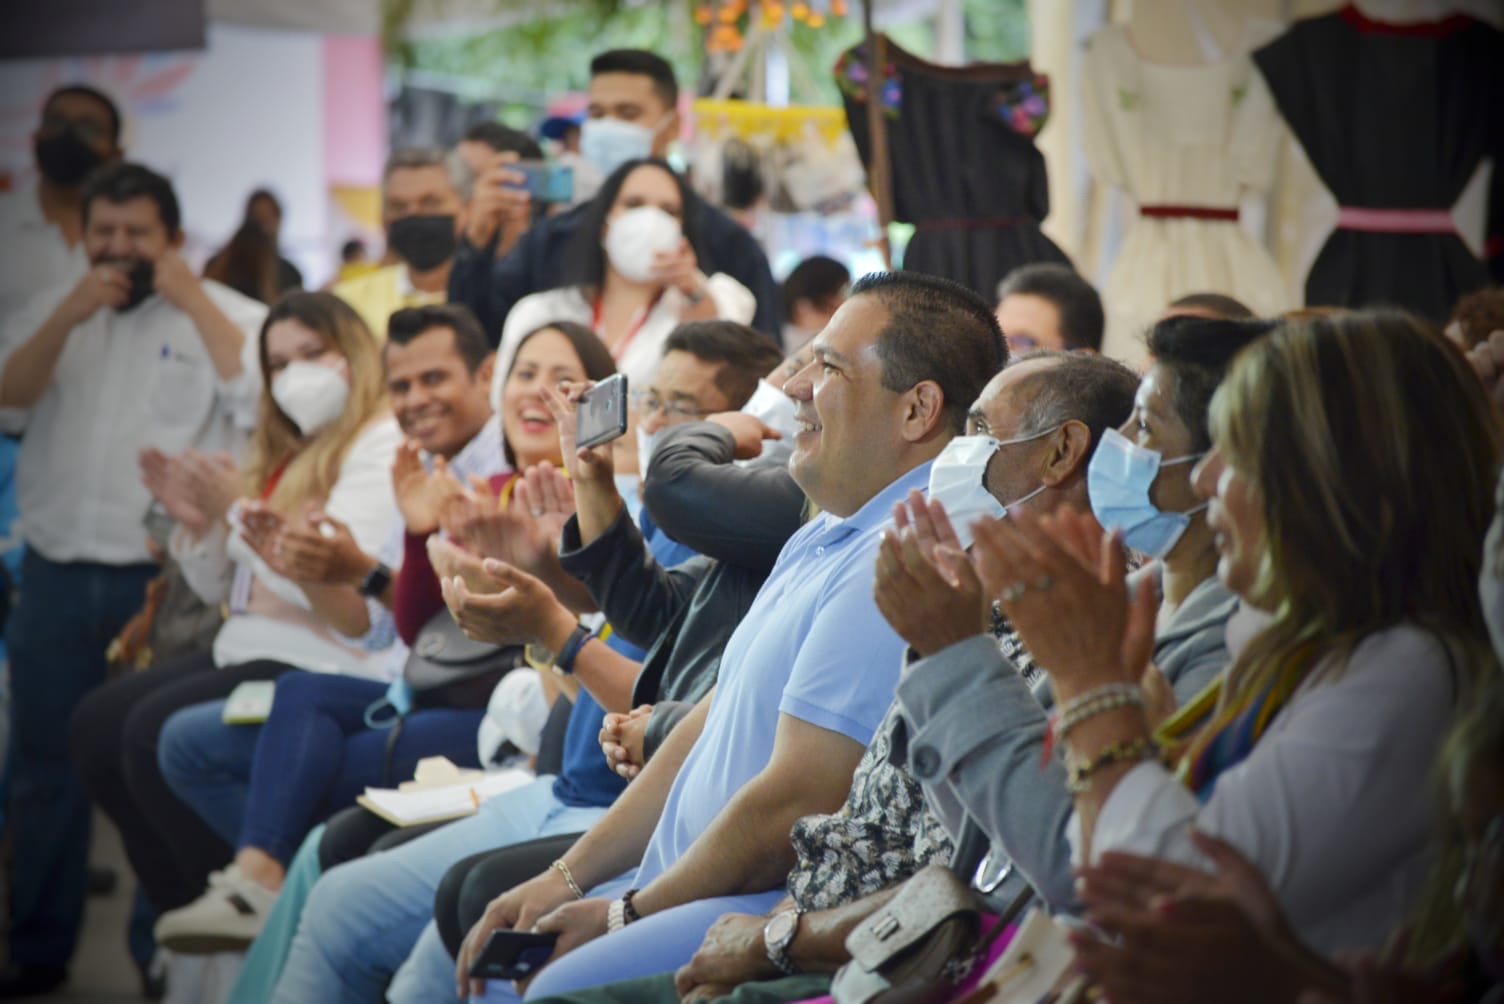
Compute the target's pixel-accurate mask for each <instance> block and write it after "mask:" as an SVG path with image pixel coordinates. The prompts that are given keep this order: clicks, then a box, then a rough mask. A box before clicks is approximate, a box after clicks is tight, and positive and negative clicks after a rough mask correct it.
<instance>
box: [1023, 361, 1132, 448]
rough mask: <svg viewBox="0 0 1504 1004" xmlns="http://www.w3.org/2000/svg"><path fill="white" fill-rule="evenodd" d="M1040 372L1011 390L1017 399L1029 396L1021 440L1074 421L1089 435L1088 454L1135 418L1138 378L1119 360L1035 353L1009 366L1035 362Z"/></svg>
mask: <svg viewBox="0 0 1504 1004" xmlns="http://www.w3.org/2000/svg"><path fill="white" fill-rule="evenodd" d="M1038 359H1044V360H1047V361H1049V362H1050V365H1049V366H1045V367H1041V368H1040V369H1039V371H1038V372H1037V373H1031V374H1029V375H1028V376H1026V377H1023V378H1022V379H1020V380H1019V381H1018V382H1017V383H1016V384H1014V386H1013V393H1014V394H1015V395H1020V396H1022V395H1028V396H1029V401H1028V404H1027V405H1026V406H1025V408H1024V417H1023V421H1022V422H1021V423H1020V424H1019V427H1018V433H1017V434H1018V435H1020V436H1029V435H1033V434H1035V433H1042V432H1044V431H1045V430H1046V429H1052V428H1055V427H1056V426H1059V425H1060V424H1061V423H1063V422H1067V421H1069V420H1071V419H1075V420H1076V421H1078V422H1084V423H1085V424H1086V427H1087V429H1088V430H1089V431H1090V433H1091V441H1090V444H1089V446H1088V454H1089V453H1090V451H1091V450H1095V449H1096V448H1097V441H1098V440H1099V439H1101V438H1102V433H1103V432H1105V431H1107V430H1108V429H1116V428H1117V427H1118V426H1120V425H1122V424H1123V423H1124V422H1126V421H1127V420H1128V416H1129V415H1131V414H1132V413H1133V399H1134V397H1135V395H1137V393H1138V383H1139V377H1138V374H1137V373H1135V372H1133V370H1131V369H1129V368H1128V367H1127V366H1124V365H1123V364H1122V363H1120V362H1118V361H1117V360H1116V359H1109V358H1108V357H1107V356H1103V355H1097V354H1095V353H1087V352H1049V351H1045V352H1031V353H1029V354H1028V355H1026V356H1020V357H1018V358H1016V359H1013V360H1011V361H1010V362H1009V365H1010V366H1012V365H1014V364H1016V363H1022V362H1031V363H1032V362H1034V361H1035V360H1038Z"/></svg>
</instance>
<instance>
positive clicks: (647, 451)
mask: <svg viewBox="0 0 1504 1004" xmlns="http://www.w3.org/2000/svg"><path fill="white" fill-rule="evenodd" d="M657 442H658V433H656V432H644V431H643V428H642V426H640V425H639V426H638V427H637V472H638V476H639V477H641V478H646V477H647V476H648V461H649V460H651V459H652V457H653V445H654V444H655V443H657Z"/></svg>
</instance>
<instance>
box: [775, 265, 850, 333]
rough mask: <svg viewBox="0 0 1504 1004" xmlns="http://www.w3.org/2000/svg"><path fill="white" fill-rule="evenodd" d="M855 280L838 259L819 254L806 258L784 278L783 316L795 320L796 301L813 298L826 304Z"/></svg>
mask: <svg viewBox="0 0 1504 1004" xmlns="http://www.w3.org/2000/svg"><path fill="white" fill-rule="evenodd" d="M850 282H851V273H850V272H849V271H847V269H846V266H845V265H842V264H841V263H840V262H838V261H836V260H835V259H834V258H827V257H826V256H825V255H823V254H817V255H815V256H814V257H812V258H806V259H804V260H803V261H801V262H800V263H799V264H798V265H795V266H794V270H793V271H792V272H790V273H789V275H788V278H787V279H784V280H783V316H784V320H787V321H793V319H794V304H796V303H798V302H799V301H800V300H809V301H811V302H813V303H815V304H817V305H821V306H823V305H824V304H825V303H826V302H828V301H829V300H830V299H831V298H832V297H835V296H838V295H840V293H841V291H842V290H843V289H845V288H846V286H847V285H849V284H850Z"/></svg>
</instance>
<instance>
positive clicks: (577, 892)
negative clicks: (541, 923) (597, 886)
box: [549, 858, 585, 899]
mask: <svg viewBox="0 0 1504 1004" xmlns="http://www.w3.org/2000/svg"><path fill="white" fill-rule="evenodd" d="M549 867H550V868H552V869H554V870H555V871H557V872H558V873H559V874H560V875H563V876H564V883H565V885H567V886H569V891H570V892H572V893H574V898H575V899H584V898H585V892H584V890H583V889H581V888H580V884H579V883H578V882H576V881H575V880H574V873H573V872H571V871H570V870H569V866H568V865H567V864H565V863H564V859H563V858H560V859H559V860H557V861H555V862H554V863H553V864H551V865H549Z"/></svg>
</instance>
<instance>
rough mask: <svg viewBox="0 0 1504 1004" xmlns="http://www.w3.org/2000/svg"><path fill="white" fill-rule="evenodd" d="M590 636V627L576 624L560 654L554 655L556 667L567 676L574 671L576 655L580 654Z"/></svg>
mask: <svg viewBox="0 0 1504 1004" xmlns="http://www.w3.org/2000/svg"><path fill="white" fill-rule="evenodd" d="M590 638H591V631H590V629H589V628H588V627H586V626H585V625H583V624H576V625H575V626H574V630H573V631H571V632H569V637H568V638H567V639H565V641H564V646H563V647H562V648H560V649H559V654H558V655H556V656H554V669H556V670H558V671H559V672H561V673H563V674H565V675H566V676H567V675H568V674H570V673H573V672H574V660H575V657H576V656H578V655H579V654H580V649H582V648H584V647H585V643H586V642H587V641H589V640H590Z"/></svg>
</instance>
